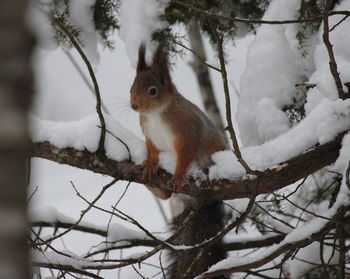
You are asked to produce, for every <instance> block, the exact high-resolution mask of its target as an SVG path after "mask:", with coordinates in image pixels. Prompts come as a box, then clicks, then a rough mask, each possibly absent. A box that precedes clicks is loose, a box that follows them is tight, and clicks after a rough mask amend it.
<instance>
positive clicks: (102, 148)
mask: <svg viewBox="0 0 350 279" xmlns="http://www.w3.org/2000/svg"><path fill="white" fill-rule="evenodd" d="M38 9H39V10H40V11H42V12H43V13H44V14H45V15H47V16H48V17H49V18H50V19H51V21H52V22H53V23H54V24H55V25H57V26H58V27H59V28H60V29H61V30H62V32H63V33H64V34H65V35H66V36H67V37H68V38H69V40H70V42H71V43H72V45H73V46H74V48H75V49H76V50H77V51H78V53H79V55H80V57H81V58H82V59H83V61H84V63H85V65H86V67H87V69H88V71H89V74H90V77H91V80H92V83H93V85H94V89H95V95H96V111H97V114H98V117H99V119H100V124H101V135H100V140H99V144H98V150H97V151H98V153H99V154H105V146H104V144H105V137H106V123H105V119H104V116H103V112H102V101H101V93H100V87H99V85H98V82H97V79H96V76H95V73H94V70H93V68H92V66H91V63H90V61H89V59H88V58H87V56H86V55H85V53H84V51H83V49H82V48H81V47H80V45H79V43H78V41H77V40H76V38H75V37H74V35H73V34H72V32H70V31H69V29H68V28H67V27H66V26H65V25H64V23H62V22H61V20H60V19H59V18H57V17H55V16H53V15H51V14H50V13H48V12H47V11H45V10H44V9H42V8H41V7H38Z"/></svg>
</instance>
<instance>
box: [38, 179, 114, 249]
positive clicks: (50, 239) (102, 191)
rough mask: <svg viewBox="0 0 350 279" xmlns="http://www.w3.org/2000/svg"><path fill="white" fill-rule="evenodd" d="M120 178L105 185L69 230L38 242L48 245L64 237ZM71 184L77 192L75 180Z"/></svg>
mask: <svg viewBox="0 0 350 279" xmlns="http://www.w3.org/2000/svg"><path fill="white" fill-rule="evenodd" d="M118 180H119V179H118V178H114V179H113V180H112V181H111V182H110V183H108V184H106V185H105V186H103V187H102V190H101V191H100V193H99V194H98V195H97V196H96V198H95V199H94V200H93V201H92V202H91V203H90V204H89V205H88V207H87V208H86V209H84V210H83V211H82V212H81V214H80V217H79V219H78V220H77V221H76V222H75V223H74V224H73V225H72V226H71V227H69V228H68V229H67V230H65V231H63V232H61V233H59V234H57V235H55V236H53V237H51V238H49V239H47V240H45V241H44V242H41V243H37V245H46V244H47V243H49V242H51V241H53V240H55V239H57V238H59V237H62V236H63V235H65V234H67V233H68V232H70V231H71V230H73V229H74V228H75V227H76V226H77V225H78V224H79V223H80V222H81V220H82V219H83V218H84V216H85V214H86V213H87V212H88V211H89V210H90V209H91V208H92V206H93V205H94V204H95V203H96V202H97V201H98V200H99V199H100V198H101V197H102V195H103V194H104V192H106V190H107V189H108V188H110V187H111V186H112V185H114V184H115V183H116V182H117V181H118ZM70 183H71V185H72V186H73V188H74V189H75V191H76V192H78V191H77V189H76V188H75V186H74V184H73V182H72V181H71V182H70Z"/></svg>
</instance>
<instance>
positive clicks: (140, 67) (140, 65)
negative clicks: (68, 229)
mask: <svg viewBox="0 0 350 279" xmlns="http://www.w3.org/2000/svg"><path fill="white" fill-rule="evenodd" d="M145 54H146V47H145V44H144V43H142V44H141V45H140V47H139V58H138V61H137V67H136V73H139V72H142V71H144V70H146V69H147V64H146V59H145Z"/></svg>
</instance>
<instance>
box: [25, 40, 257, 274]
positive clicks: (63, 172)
mask: <svg viewBox="0 0 350 279" xmlns="http://www.w3.org/2000/svg"><path fill="white" fill-rule="evenodd" d="M250 41H251V38H248V39H245V40H242V41H238V42H237V43H236V46H231V47H232V51H230V59H229V67H228V71H229V74H230V76H231V79H230V81H231V84H233V83H234V84H236V86H238V80H239V76H240V75H241V73H242V71H243V70H244V67H245V58H244V57H245V53H246V50H247V45H248V44H249V43H250ZM206 45H207V50H208V58H209V60H211V61H214V59H215V58H214V57H213V55H214V54H213V51H211V49H210V47H209V44H206ZM70 53H71V55H72V56H73V57H74V59H75V60H76V61H77V62H78V63H79V65H80V67H81V69H83V71H84V73H85V75H86V76H87V77H88V73H87V71H85V65H84V64H83V63H81V60H80V57H79V56H78V55H77V54H76V52H75V51H74V50H70ZM98 53H99V56H100V57H99V62H98V64H95V73H96V76H97V80H98V83H99V86H100V90H101V92H102V99H103V102H104V104H106V106H107V108H108V110H109V111H110V112H111V113H112V116H113V118H114V119H116V120H117V121H118V122H119V123H121V124H122V125H123V126H124V127H126V128H127V129H128V130H129V131H131V132H132V133H134V134H135V135H136V136H138V137H139V138H140V139H143V135H142V133H141V130H140V127H139V122H138V114H137V113H136V112H134V111H132V110H131V109H130V108H129V107H128V101H129V94H130V93H129V91H130V86H131V83H132V81H133V79H134V77H135V69H134V68H133V67H132V63H133V62H130V60H129V59H128V55H127V53H128V51H127V49H126V46H125V44H124V42H123V41H122V40H121V39H120V36H119V34H116V35H115V50H113V51H109V50H106V49H103V48H102V47H100V46H99V48H98ZM191 59H192V56H191V55H189V54H187V55H185V56H183V57H182V58H181V59H177V60H176V64H175V66H174V68H173V72H172V77H173V81H174V83H175V84H176V86H177V88H178V90H179V92H181V93H182V94H183V95H184V96H186V98H188V99H190V100H191V101H192V102H193V103H195V104H197V105H198V106H199V107H201V108H203V104H202V101H201V98H200V95H199V92H198V86H197V81H196V79H195V76H194V74H193V71H192V69H191V67H190V66H189V62H190V61H191ZM33 64H34V70H35V76H36V82H37V84H36V87H37V90H36V99H35V103H34V106H33V109H32V113H33V115H35V116H38V117H40V118H41V119H46V120H52V121H77V120H79V119H81V118H83V117H85V116H88V115H90V114H92V113H95V99H94V95H93V94H92V93H91V92H90V91H89V89H88V87H87V86H86V84H85V83H84V82H83V81H82V79H81V77H80V75H79V74H78V73H77V71H76V69H75V68H74V67H73V66H72V63H71V61H70V60H69V59H68V57H67V55H66V54H65V52H64V51H62V50H61V49H55V50H49V51H48V50H45V49H43V48H42V47H40V46H39V47H38V48H37V49H36V51H35V55H34V57H33ZM211 77H212V81H213V85H214V87H215V92H216V93H217V94H218V96H219V98H218V100H219V105H220V107H221V108H222V111H223V108H224V99H223V95H222V92H223V91H222V85H221V82H222V81H221V77H220V75H219V74H218V73H216V72H214V73H211ZM231 90H232V92H233V88H231ZM233 103H234V101H233ZM61 124H62V125H60V126H61V127H63V126H65V124H67V125H71V123H61ZM67 125H66V126H67ZM48 126H50V125H48ZM51 127H52V126H51ZM75 128H77V129H79V124H78V125H75ZM80 129H82V128H80ZM51 132H52V134H54V133H55V131H54V130H51ZM71 132H72V133H74V132H76V129H74V128H73V129H72V130H71ZM67 133H69V131H67V132H66V135H67ZM97 134H98V133H97ZM33 137H34V138H36V137H38V133H35V134H34V135H33ZM86 140H87V141H89V139H86ZM111 180H112V179H111V178H110V177H104V176H102V175H99V174H94V173H91V172H89V171H84V170H80V169H76V168H73V167H69V166H65V165H59V164H56V163H54V162H51V161H47V160H43V159H38V158H34V159H32V175H31V186H30V190H29V193H32V192H33V191H35V189H36V187H37V191H36V193H35V195H34V197H33V198H32V200H31V202H30V210H31V212H33V213H34V214H33V216H40V217H43V216H45V213H47V215H49V216H46V217H47V218H51V217H52V216H53V215H55V210H57V211H58V212H60V213H62V214H64V215H66V216H69V217H71V218H73V219H75V220H76V219H77V218H79V216H80V211H81V210H83V209H84V208H85V207H86V204H84V202H83V201H82V200H81V199H79V198H78V197H77V196H76V195H75V192H74V190H73V188H72V186H71V183H70V181H72V182H73V183H74V184H75V185H76V187H77V188H78V189H79V191H80V193H81V194H82V195H83V196H85V197H86V198H88V199H89V200H92V199H93V198H94V197H95V196H96V195H97V194H98V193H99V191H100V190H101V188H102V186H104V185H105V184H107V183H109V182H110V181H111ZM126 185H127V182H125V181H124V182H123V181H121V182H118V183H117V184H116V185H115V186H114V187H113V188H112V189H110V190H108V192H107V193H106V194H105V195H104V196H103V198H102V199H101V200H100V201H99V203H98V204H99V205H100V206H102V207H104V208H111V206H112V205H114V204H115V202H116V201H117V200H118V198H119V197H120V196H121V195H122V193H123V191H124V190H125V187H126ZM161 203H162V205H163V207H164V209H165V210H166V213H167V215H168V217H169V207H168V202H164V201H161ZM118 208H119V209H120V210H122V211H124V212H125V213H127V214H129V215H131V216H133V217H134V218H135V219H136V220H138V221H139V222H140V223H141V224H142V225H144V226H145V227H146V228H147V229H148V230H150V231H151V232H164V231H167V226H166V224H165V221H164V219H163V218H162V215H161V214H160V211H159V209H158V206H157V204H156V202H155V198H154V197H153V195H152V194H151V192H149V191H148V190H147V189H146V188H145V187H144V186H142V185H137V184H136V183H132V184H131V185H130V186H129V188H128V190H127V193H126V195H125V197H124V198H123V199H122V200H121V202H120V203H119V206H118ZM39 212H40V213H39ZM33 218H34V217H33ZM37 218H38V217H37ZM37 218H34V219H37ZM109 218H110V216H109V215H107V214H104V213H101V212H99V211H97V210H91V211H90V212H89V213H88V214H87V215H86V216H85V218H84V220H85V221H88V222H90V223H92V224H94V225H96V226H106V225H107V223H108V221H109ZM113 222H118V223H121V221H120V220H116V219H113V221H112V223H113ZM123 225H125V226H127V227H130V228H133V229H135V228H134V227H132V226H131V225H128V224H125V223H123ZM48 233H52V230H48ZM43 235H45V234H43ZM63 239H64V243H59V242H58V241H56V242H55V245H57V247H61V248H63V249H64V250H69V251H74V253H76V254H79V255H81V254H83V253H86V252H87V250H86V249H87V247H90V245H87V243H89V244H90V243H94V244H97V243H99V242H100V241H103V239H102V238H101V237H96V236H93V235H90V234H82V233H75V232H71V233H69V234H68V235H66V236H64V237H63ZM141 250H142V249H141ZM127 253H128V252H124V256H125V255H127ZM118 254H119V253H118ZM118 256H119V255H118ZM154 260H155V261H156V262H157V261H158V259H157V258H156V259H154ZM142 271H143V272H145V271H148V272H149V273H148V274H149V275H153V274H154V273H157V272H158V270H157V269H154V268H153V269H152V268H150V267H147V266H142ZM128 272H130V273H131V274H132V276H135V271H134V270H133V269H132V268H131V267H130V268H125V269H123V272H122V276H121V278H130V277H128V276H127V275H126V274H128ZM103 274H105V275H104V276H106V278H115V277H114V276H115V271H114V272H106V273H102V275H103ZM108 274H110V275H108ZM144 274H147V272H146V273H144ZM109 276H110V277H109ZM124 276H126V277H124Z"/></svg>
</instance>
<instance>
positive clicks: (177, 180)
mask: <svg viewBox="0 0 350 279" xmlns="http://www.w3.org/2000/svg"><path fill="white" fill-rule="evenodd" d="M184 180H185V175H183V174H176V173H175V175H174V179H173V189H174V190H175V191H176V192H180V191H181V190H182V183H183V182H184Z"/></svg>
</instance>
